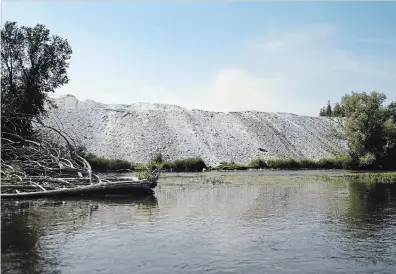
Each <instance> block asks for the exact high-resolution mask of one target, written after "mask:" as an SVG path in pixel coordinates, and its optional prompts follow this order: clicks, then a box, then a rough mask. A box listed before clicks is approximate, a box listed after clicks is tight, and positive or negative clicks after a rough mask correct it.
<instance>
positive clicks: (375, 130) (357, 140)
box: [340, 92, 396, 169]
mask: <svg viewBox="0 0 396 274" xmlns="http://www.w3.org/2000/svg"><path fill="white" fill-rule="evenodd" d="M385 99H386V96H385V95H384V94H382V93H377V92H371V93H370V94H368V93H365V92H362V93H354V92H352V93H351V94H347V95H345V96H343V97H342V98H341V103H340V107H341V109H342V112H343V115H344V117H345V121H344V123H343V131H344V132H345V136H346V139H347V141H348V146H349V156H350V158H351V162H353V163H351V165H352V166H353V167H355V168H356V167H358V168H361V169H362V168H379V169H396V161H395V159H396V104H395V103H394V102H392V103H391V104H390V105H389V106H384V101H385Z"/></svg>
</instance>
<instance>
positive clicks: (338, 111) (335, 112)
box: [333, 103, 343, 117]
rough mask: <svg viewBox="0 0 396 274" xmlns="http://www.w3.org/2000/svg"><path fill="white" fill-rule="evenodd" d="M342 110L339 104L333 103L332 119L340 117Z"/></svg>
mask: <svg viewBox="0 0 396 274" xmlns="http://www.w3.org/2000/svg"><path fill="white" fill-rule="evenodd" d="M342 115H343V114H342V109H341V106H340V104H339V103H335V104H334V107H333V116H334V117H342Z"/></svg>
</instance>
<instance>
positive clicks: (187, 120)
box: [46, 95, 346, 165]
mask: <svg viewBox="0 0 396 274" xmlns="http://www.w3.org/2000/svg"><path fill="white" fill-rule="evenodd" d="M55 102H56V104H57V106H58V108H57V109H52V110H51V111H50V118H48V119H47V121H46V122H47V123H49V124H52V125H54V126H56V127H58V128H60V129H62V130H64V131H65V132H66V133H68V134H69V135H70V136H72V137H73V138H75V139H76V140H77V141H78V142H81V144H82V145H84V146H85V147H86V148H87V150H88V151H89V152H92V153H94V154H96V155H98V156H104V157H110V158H119V159H125V160H129V161H132V162H136V163H144V162H147V161H148V160H149V159H150V158H151V157H152V156H153V155H154V154H155V153H158V152H161V153H162V155H163V157H164V158H165V159H168V160H175V159H182V158H186V157H201V158H202V159H203V160H204V161H205V163H207V164H210V165H214V164H218V163H219V162H221V161H234V162H236V163H240V164H247V163H249V161H250V160H252V159H253V158H257V157H260V158H263V159H267V158H278V157H294V158H306V159H319V158H323V157H331V156H332V153H334V152H345V151H346V143H345V142H343V141H339V140H335V139H334V138H331V137H330V134H329V133H330V129H331V126H332V125H333V122H332V121H331V120H330V119H328V118H325V117H308V116H298V115H295V114H290V113H266V112H256V111H243V112H229V113H223V112H209V111H201V110H188V109H184V108H181V107H178V106H174V105H164V104H149V103H137V104H133V105H106V104H101V103H97V102H94V101H91V100H86V101H79V100H78V99H77V98H75V97H74V96H72V95H66V96H64V97H61V98H57V99H55Z"/></svg>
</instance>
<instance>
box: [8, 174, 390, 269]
mask: <svg viewBox="0 0 396 274" xmlns="http://www.w3.org/2000/svg"><path fill="white" fill-rule="evenodd" d="M263 177H266V179H265V180H267V181H260V180H262V178H263ZM263 177H259V176H255V177H252V178H250V183H247V182H246V181H247V180H248V179H249V178H248V177H244V178H241V177H236V179H235V180H237V182H232V183H230V184H223V185H221V184H220V185H213V186H212V185H208V184H199V183H198V182H195V183H189V182H188V181H185V179H183V178H182V180H183V182H181V183H178V184H175V183H168V184H167V183H163V184H162V185H161V186H159V187H158V189H156V196H157V197H158V200H157V198H155V197H148V198H145V199H140V200H136V199H130V198H127V199H125V198H124V199H121V198H111V199H106V200H102V199H91V200H86V199H84V200H58V201H35V202H31V201H30V202H29V201H27V202H24V203H18V204H15V203H14V204H13V203H9V204H4V203H3V207H2V219H3V220H2V249H3V254H2V270H3V272H4V273H12V271H13V272H14V273H56V271H59V272H65V273H73V274H75V273H93V272H101V273H121V274H122V273H150V274H153V273H159V274H163V273H164V274H165V273H197V274H198V273H202V272H204V271H207V272H210V273H252V274H255V273H257V274H261V273H295V272H296V271H298V272H300V273H335V272H341V273H351V272H352V273H373V272H379V273H383V272H384V271H387V272H388V273H396V269H395V265H396V258H395V256H394V254H395V247H396V238H395V236H394V235H395V233H394V231H395V226H396V223H395V222H396V220H395V216H396V185H382V184H377V185H364V184H348V183H345V182H342V183H325V182H317V181H312V180H308V179H305V178H301V179H298V180H295V179H291V178H290V179H288V178H287V177H286V176H282V180H281V181H274V180H273V179H272V178H270V179H268V176H263ZM228 179H230V178H228V177H227V181H228ZM194 180H195V179H194ZM11 270H12V271H11Z"/></svg>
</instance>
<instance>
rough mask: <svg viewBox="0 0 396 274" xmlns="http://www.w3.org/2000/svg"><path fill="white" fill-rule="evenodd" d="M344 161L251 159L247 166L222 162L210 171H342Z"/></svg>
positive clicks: (335, 159)
mask: <svg viewBox="0 0 396 274" xmlns="http://www.w3.org/2000/svg"><path fill="white" fill-rule="evenodd" d="M344 166H345V161H344V160H342V159H338V158H334V159H333V158H329V159H320V160H317V161H315V160H308V159H293V158H278V159H267V160H263V159H260V158H257V159H253V160H252V161H250V163H249V164H248V165H241V164H235V163H233V162H230V163H227V162H222V163H220V164H219V165H217V166H215V167H213V168H212V170H247V169H342V168H344Z"/></svg>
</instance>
